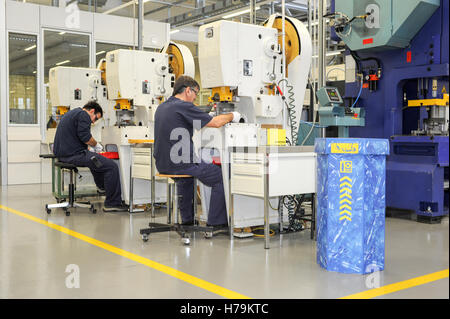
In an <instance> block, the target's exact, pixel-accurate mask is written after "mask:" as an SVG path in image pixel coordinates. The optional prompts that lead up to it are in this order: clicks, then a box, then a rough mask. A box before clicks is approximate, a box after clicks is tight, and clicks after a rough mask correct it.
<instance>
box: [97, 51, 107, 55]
mask: <svg viewBox="0 0 450 319" xmlns="http://www.w3.org/2000/svg"><path fill="white" fill-rule="evenodd" d="M105 52H106V51H104V50H103V51H100V52H97V53H96V54H95V55H99V54H102V53H105Z"/></svg>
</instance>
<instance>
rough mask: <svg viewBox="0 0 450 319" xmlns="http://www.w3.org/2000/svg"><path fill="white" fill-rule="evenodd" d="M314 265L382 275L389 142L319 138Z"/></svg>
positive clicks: (340, 270) (385, 140) (317, 145)
mask: <svg viewBox="0 0 450 319" xmlns="http://www.w3.org/2000/svg"><path fill="white" fill-rule="evenodd" d="M315 151H316V153H317V262H318V264H319V265H320V266H321V267H323V268H325V269H326V270H328V271H336V272H340V273H356V274H367V273H371V272H373V271H380V270H383V269H384V238H385V208H386V204H385V185H386V184H385V180H386V156H387V155H389V141H388V140H387V139H366V138H318V139H316V141H315Z"/></svg>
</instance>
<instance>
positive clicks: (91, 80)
mask: <svg viewBox="0 0 450 319" xmlns="http://www.w3.org/2000/svg"><path fill="white" fill-rule="evenodd" d="M49 92H50V101H51V103H52V106H53V107H67V108H68V109H69V110H72V109H74V108H77V107H83V106H84V105H85V104H86V103H87V102H89V101H96V102H97V103H98V104H100V106H102V108H103V109H104V110H105V109H106V108H105V106H107V105H108V99H107V90H106V86H105V85H102V83H101V70H98V69H91V68H77V67H67V66H57V67H54V68H51V69H50V71H49ZM102 124H103V119H101V120H100V121H98V123H95V124H94V125H92V129H91V134H92V136H93V137H94V138H95V139H96V140H97V141H100V140H101V127H102ZM55 133H56V129H55V128H49V129H48V130H47V132H46V142H47V143H48V144H51V143H53V140H54V138H55Z"/></svg>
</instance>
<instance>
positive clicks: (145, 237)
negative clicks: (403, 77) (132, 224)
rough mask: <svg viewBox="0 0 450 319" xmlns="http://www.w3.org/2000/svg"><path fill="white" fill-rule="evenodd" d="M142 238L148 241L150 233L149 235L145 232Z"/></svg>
mask: <svg viewBox="0 0 450 319" xmlns="http://www.w3.org/2000/svg"><path fill="white" fill-rule="evenodd" d="M142 240H143V241H144V242H148V235H147V234H143V235H142Z"/></svg>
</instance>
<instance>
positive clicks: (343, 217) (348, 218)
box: [339, 216, 352, 221]
mask: <svg viewBox="0 0 450 319" xmlns="http://www.w3.org/2000/svg"><path fill="white" fill-rule="evenodd" d="M343 219H347V220H348V221H352V219H351V218H350V217H348V216H342V217H341V218H339V220H343Z"/></svg>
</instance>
